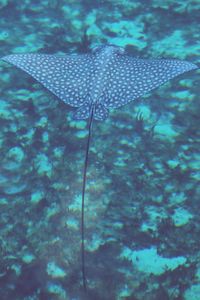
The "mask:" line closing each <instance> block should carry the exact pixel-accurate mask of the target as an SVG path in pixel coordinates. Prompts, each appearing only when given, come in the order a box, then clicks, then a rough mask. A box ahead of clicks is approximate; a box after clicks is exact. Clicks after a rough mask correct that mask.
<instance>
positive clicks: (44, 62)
mask: <svg viewBox="0 0 200 300" xmlns="http://www.w3.org/2000/svg"><path fill="white" fill-rule="evenodd" d="M2 60H4V61H6V62H8V63H11V64H13V65H14V66H16V67H19V68H20V69H22V70H24V71H25V72H27V73H28V74H29V75H31V76H32V77H34V78H35V79H36V80H37V81H39V82H40V83H41V84H43V85H44V86H45V87H46V88H47V89H48V90H49V91H51V92H52V93H54V94H55V95H56V96H57V97H58V98H60V99H61V100H63V101H64V102H65V103H67V104H69V105H71V106H73V107H80V106H81V105H83V103H84V102H85V101H86V100H88V99H87V94H88V86H89V82H90V76H91V72H92V69H93V62H92V59H91V56H90V55H87V54H83V55H48V54H12V55H8V56H5V57H3V58H2Z"/></svg>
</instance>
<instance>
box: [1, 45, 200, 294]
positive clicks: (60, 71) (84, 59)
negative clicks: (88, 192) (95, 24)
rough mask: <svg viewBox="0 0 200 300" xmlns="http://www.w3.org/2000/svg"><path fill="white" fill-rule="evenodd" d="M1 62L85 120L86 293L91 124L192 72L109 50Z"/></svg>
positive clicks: (179, 64)
mask: <svg viewBox="0 0 200 300" xmlns="http://www.w3.org/2000/svg"><path fill="white" fill-rule="evenodd" d="M3 60H4V61H7V62H9V63H11V64H13V65H15V66H17V67H19V68H21V69H22V70H24V71H26V72H27V73H29V74H30V75H31V76H33V77H34V78H35V79H36V80H38V81H39V82H40V83H42V84H43V85H44V86H45V87H46V88H47V89H48V90H50V91H51V92H52V93H54V94H55V95H56V96H57V97H58V98H60V99H61V100H63V101H64V102H65V103H66V104H68V105H71V106H73V107H77V110H76V111H75V112H74V118H75V119H89V120H88V138H87V145H86V155H85V162H84V172H83V186H82V213H81V236H82V242H81V245H82V246H81V249H82V251H81V257H82V278H83V287H84V290H85V291H86V289H87V282H86V274H85V249H84V239H85V234H84V219H85V218H84V203H85V187H86V174H87V166H88V155H89V146H90V139H91V129H92V122H93V119H95V120H100V121H103V120H105V119H106V118H107V117H108V113H109V108H118V107H121V106H123V105H125V104H127V103H129V102H131V101H133V100H134V99H136V98H138V97H140V96H142V95H144V94H145V93H147V92H149V91H150V90H152V89H154V88H156V87H158V86H160V85H162V84H163V83H165V82H166V81H168V80H170V79H172V78H173V77H175V76H177V75H179V74H182V73H184V72H187V71H190V70H193V69H196V68H197V66H196V65H194V64H192V63H190V62H187V61H180V60H170V59H137V58H134V57H132V56H128V55H126V53H125V51H124V49H123V48H121V47H117V46H113V45H103V46H99V47H96V48H95V49H93V51H92V53H91V54H82V55H45V54H13V55H8V56H5V57H3Z"/></svg>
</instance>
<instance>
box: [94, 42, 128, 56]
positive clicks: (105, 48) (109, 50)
mask: <svg viewBox="0 0 200 300" xmlns="http://www.w3.org/2000/svg"><path fill="white" fill-rule="evenodd" d="M92 53H93V54H95V55H101V54H103V55H112V54H124V53H125V49H124V48H122V47H119V46H115V45H112V44H106V45H100V46H96V47H94V48H93V49H92Z"/></svg>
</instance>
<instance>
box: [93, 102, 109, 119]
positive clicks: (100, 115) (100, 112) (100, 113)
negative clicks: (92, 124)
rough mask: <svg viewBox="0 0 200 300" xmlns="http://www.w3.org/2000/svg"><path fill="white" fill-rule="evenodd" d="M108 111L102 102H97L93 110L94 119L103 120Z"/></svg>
mask: <svg viewBox="0 0 200 300" xmlns="http://www.w3.org/2000/svg"><path fill="white" fill-rule="evenodd" d="M108 114H109V111H108V109H107V108H105V106H104V105H103V104H102V103H97V104H96V105H95V110H94V119H95V120H99V121H104V120H105V119H106V118H107V117H108Z"/></svg>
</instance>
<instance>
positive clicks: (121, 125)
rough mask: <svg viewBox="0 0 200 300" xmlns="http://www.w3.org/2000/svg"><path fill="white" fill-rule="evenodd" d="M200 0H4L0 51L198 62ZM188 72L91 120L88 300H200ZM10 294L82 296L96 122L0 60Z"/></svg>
mask: <svg viewBox="0 0 200 300" xmlns="http://www.w3.org/2000/svg"><path fill="white" fill-rule="evenodd" d="M199 10H200V1H199V0H186V1H182V0H177V1H174V0H166V1H162V0H153V1H131V0H124V1H117V0H116V1H114V0H110V1H92V0H90V1H87V0H85V1H81V0H80V1H72V0H70V1H64V0H57V1H56V0H52V1H47V0H44V1H39V0H38V1H30V0H26V1H23V0H22V1H17V0H16V1H12V0H10V1H9V0H1V1H0V56H3V55H7V54H10V53H24V52H34V53H69V52H70V53H74V52H76V53H77V52H84V51H87V50H88V49H89V48H90V47H92V46H93V45H96V44H100V43H111V44H116V45H119V46H124V47H126V49H127V51H128V52H129V53H130V54H132V55H134V56H136V57H147V58H148V57H167V58H178V59H185V60H189V61H191V62H193V63H196V64H198V63H199V61H200V22H199ZM199 74H200V72H199V71H194V72H190V73H186V74H184V75H182V76H179V78H177V79H175V80H172V81H171V82H169V83H168V84H165V85H164V86H163V87H161V88H159V89H157V90H155V91H153V92H152V93H150V94H149V95H148V97H147V96H146V97H144V98H143V99H139V100H137V101H135V102H133V103H130V104H129V105H127V106H125V107H123V108H122V109H117V110H113V111H112V112H111V113H110V117H109V118H108V119H107V120H106V121H105V122H95V123H94V126H93V134H92V145H91V151H90V158H89V160H90V164H89V169H88V184H87V197H86V248H87V252H86V274H87V278H88V289H89V291H88V296H87V298H86V300H88V299H92V300H161V299H162V300H175V299H176V300H182V299H183V300H199V299H200V131H199V127H200V121H199V116H200V99H199V95H200V81H199ZM0 87H1V93H0V147H1V155H0V212H1V213H0V216H1V217H0V251H1V255H0V299H1V300H37V299H38V300H45V299H49V300H57V299H59V300H82V299H85V297H83V296H82V295H81V290H82V288H81V271H80V270H81V267H80V265H81V264H80V212H81V211H80V209H81V202H80V201H81V184H82V171H83V162H84V154H85V152H84V151H85V144H86V136H87V130H86V122H85V121H73V120H72V117H71V112H72V110H73V109H72V108H70V107H69V106H67V105H65V104H64V103H62V102H61V101H59V100H58V99H57V98H56V97H54V96H53V95H52V94H51V93H49V92H48V91H47V90H45V89H44V88H43V87H42V86H41V85H40V84H38V83H36V81H35V80H34V79H32V78H31V77H30V76H28V75H27V74H25V73H23V72H22V71H20V70H18V69H16V68H14V67H11V66H9V65H8V64H6V63H4V62H1V63H0Z"/></svg>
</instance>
